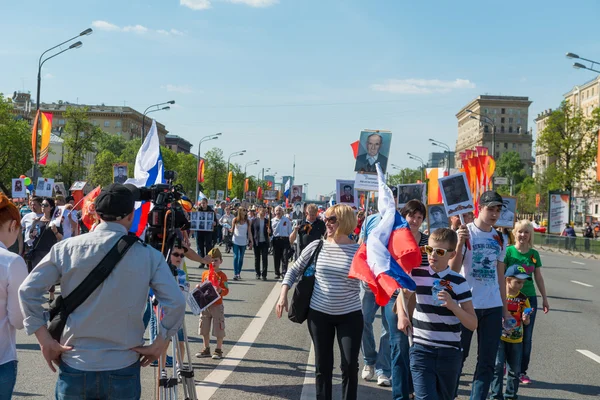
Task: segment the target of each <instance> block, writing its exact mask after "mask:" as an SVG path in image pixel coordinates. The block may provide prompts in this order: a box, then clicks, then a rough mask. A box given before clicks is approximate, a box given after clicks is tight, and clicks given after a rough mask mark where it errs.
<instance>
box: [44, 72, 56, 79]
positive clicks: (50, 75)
mask: <svg viewBox="0 0 600 400" xmlns="http://www.w3.org/2000/svg"><path fill="white" fill-rule="evenodd" d="M52 78H54V75H52V74H51V73H49V72H48V73H47V74H45V75H44V79H52Z"/></svg>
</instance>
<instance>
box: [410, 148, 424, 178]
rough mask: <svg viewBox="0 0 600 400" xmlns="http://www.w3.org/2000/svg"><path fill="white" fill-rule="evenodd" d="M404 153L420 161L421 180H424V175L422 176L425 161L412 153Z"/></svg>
mask: <svg viewBox="0 0 600 400" xmlns="http://www.w3.org/2000/svg"><path fill="white" fill-rule="evenodd" d="M406 154H407V155H408V158H410V159H412V160H416V161H419V162H421V182H424V181H425V176H424V171H425V161H423V159H422V158H421V157H419V156H415V155H414V154H412V153H406Z"/></svg>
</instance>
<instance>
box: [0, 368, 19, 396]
mask: <svg viewBox="0 0 600 400" xmlns="http://www.w3.org/2000/svg"><path fill="white" fill-rule="evenodd" d="M15 383H17V362H16V361H9V362H7V363H5V364H2V365H0V399H10V398H12V394H13V389H14V388H15Z"/></svg>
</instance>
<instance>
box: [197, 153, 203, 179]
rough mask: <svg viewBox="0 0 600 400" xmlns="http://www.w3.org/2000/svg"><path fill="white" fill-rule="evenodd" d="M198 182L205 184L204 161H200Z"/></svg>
mask: <svg viewBox="0 0 600 400" xmlns="http://www.w3.org/2000/svg"><path fill="white" fill-rule="evenodd" d="M198 182H200V183H202V182H204V159H203V158H202V159H200V162H199V163H198Z"/></svg>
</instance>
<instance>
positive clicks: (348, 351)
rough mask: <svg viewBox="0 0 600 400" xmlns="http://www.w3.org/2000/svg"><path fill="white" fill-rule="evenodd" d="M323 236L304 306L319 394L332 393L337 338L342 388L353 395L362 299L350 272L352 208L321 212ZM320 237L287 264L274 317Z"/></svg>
mask: <svg viewBox="0 0 600 400" xmlns="http://www.w3.org/2000/svg"><path fill="white" fill-rule="evenodd" d="M325 227H326V231H327V239H325V240H324V241H323V242H322V243H323V244H322V248H321V250H320V253H319V254H318V257H317V262H316V265H315V272H314V276H315V286H314V291H313V294H312V298H311V301H310V310H309V312H308V319H307V322H308V331H309V332H310V336H311V338H312V341H313V344H314V346H315V364H316V389H317V399H322V400H328V399H331V396H332V377H333V343H334V338H335V336H336V334H337V341H338V345H339V347H340V353H341V357H342V363H341V369H342V392H343V398H344V399H345V400H353V399H356V398H357V390H358V354H359V352H360V345H361V338H362V330H363V314H362V307H361V302H360V281H358V280H356V279H351V278H349V277H348V272H349V271H350V265H351V264H352V259H353V258H354V254H355V253H356V251H357V250H358V244H356V243H355V242H354V241H353V240H352V239H350V237H349V235H350V234H351V233H352V232H353V231H354V228H355V227H356V216H355V214H354V210H353V209H352V208H351V207H349V206H347V205H344V204H336V205H334V206H333V207H331V208H328V209H327V212H326V213H325ZM319 243H321V241H320V240H315V241H314V242H312V243H311V244H309V245H308V246H307V247H306V248H305V249H304V250H303V251H302V253H301V254H300V257H299V258H298V260H296V262H295V263H294V265H293V266H292V267H291V268H290V269H289V270H288V272H287V274H286V275H285V278H284V279H283V282H282V286H281V295H280V297H279V301H278V302H277V307H276V310H277V317H278V318H281V315H282V313H283V310H286V311H287V310H288V299H287V293H288V291H289V290H290V288H291V287H292V285H293V284H294V282H295V281H296V278H297V277H299V276H300V275H302V274H303V271H304V270H305V268H306V267H307V264H308V261H309V260H310V258H311V256H312V254H313V252H314V251H315V250H316V248H317V246H318V245H319Z"/></svg>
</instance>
